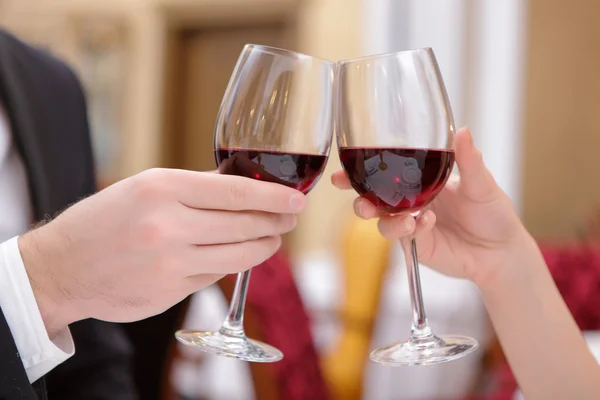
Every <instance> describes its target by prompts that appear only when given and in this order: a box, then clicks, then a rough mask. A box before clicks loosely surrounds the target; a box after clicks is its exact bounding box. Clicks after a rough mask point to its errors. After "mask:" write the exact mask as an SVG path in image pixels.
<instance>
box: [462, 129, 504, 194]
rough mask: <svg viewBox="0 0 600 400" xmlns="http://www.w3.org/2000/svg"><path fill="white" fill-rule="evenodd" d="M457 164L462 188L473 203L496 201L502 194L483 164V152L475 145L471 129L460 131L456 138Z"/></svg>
mask: <svg viewBox="0 0 600 400" xmlns="http://www.w3.org/2000/svg"><path fill="white" fill-rule="evenodd" d="M454 147H455V149H456V164H457V165H458V171H459V172H460V188H461V190H462V192H463V193H464V194H465V196H467V197H468V198H469V199H470V200H472V201H477V202H487V201H492V200H494V199H495V198H496V197H497V196H498V195H499V193H501V192H502V190H501V189H500V187H499V186H498V184H497V183H496V180H495V179H494V177H493V176H492V174H491V172H490V171H489V170H488V169H487V167H486V166H485V163H484V162H483V156H482V154H481V152H480V151H479V150H478V149H477V148H476V147H475V146H474V145H473V137H472V136H471V132H470V131H469V128H467V127H464V128H461V129H459V130H458V132H457V133H456V135H455V136H454Z"/></svg>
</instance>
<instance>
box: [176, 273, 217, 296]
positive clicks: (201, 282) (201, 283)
mask: <svg viewBox="0 0 600 400" xmlns="http://www.w3.org/2000/svg"><path fill="white" fill-rule="evenodd" d="M224 276H225V275H223V274H200V275H194V276H189V277H187V278H185V284H186V286H187V292H188V293H194V292H197V291H198V290H200V289H204V288H205V287H207V286H210V285H212V284H213V283H215V282H217V281H219V280H221V279H222V278H223V277H224Z"/></svg>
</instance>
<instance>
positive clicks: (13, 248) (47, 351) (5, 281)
mask: <svg viewBox="0 0 600 400" xmlns="http://www.w3.org/2000/svg"><path fill="white" fill-rule="evenodd" d="M0 307H1V308H2V311H3V312H4V317H5V318H6V322H7V323H8V327H9V328H10V331H11V333H12V336H13V339H14V340H15V344H16V345H17V350H18V351H19V355H20V357H21V360H22V361H23V366H24V367H25V370H26V371H27V376H28V377H29V382H35V381H36V380H38V379H39V378H41V377H42V376H44V375H46V374H47V373H48V372H50V371H51V370H52V369H53V368H55V367H56V366H57V365H59V364H61V363H63V362H64V361H66V360H67V359H68V358H69V357H71V356H72V355H73V354H75V346H74V343H73V338H72V337H71V333H70V332H69V329H68V328H65V329H63V330H62V331H61V332H59V333H58V335H56V337H55V338H54V339H53V340H50V338H49V337H48V332H47V331H46V327H45V326H44V321H43V320H42V315H41V314H40V310H39V308H38V305H37V302H36V300H35V297H34V295H33V289H32V288H31V284H30V282H29V277H28V276H27V271H26V270H25V265H24V264H23V259H22V258H21V253H20V252H19V245H18V241H17V237H14V238H12V239H10V240H8V241H6V242H4V243H1V244H0Z"/></svg>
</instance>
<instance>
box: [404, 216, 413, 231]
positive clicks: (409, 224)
mask: <svg viewBox="0 0 600 400" xmlns="http://www.w3.org/2000/svg"><path fill="white" fill-rule="evenodd" d="M414 225H415V219H414V218H413V217H406V218H405V219H404V229H405V230H406V231H412V230H413V228H414Z"/></svg>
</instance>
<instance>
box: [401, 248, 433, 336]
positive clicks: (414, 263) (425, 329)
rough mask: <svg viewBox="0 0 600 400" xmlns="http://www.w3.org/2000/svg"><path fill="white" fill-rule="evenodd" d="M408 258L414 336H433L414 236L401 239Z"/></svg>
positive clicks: (407, 269)
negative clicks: (426, 310)
mask: <svg viewBox="0 0 600 400" xmlns="http://www.w3.org/2000/svg"><path fill="white" fill-rule="evenodd" d="M400 243H401V244H402V248H403V250H404V257H405V259H406V271H407V273H408V284H409V285H410V303H411V305H412V328H411V333H412V337H413V338H425V337H429V336H432V335H433V333H432V332H431V328H429V323H428V322H427V316H426V315H425V306H424V305H423V293H422V291H421V278H420V276H419V258H418V257H417V242H416V240H415V238H414V237H404V238H402V239H400Z"/></svg>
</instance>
